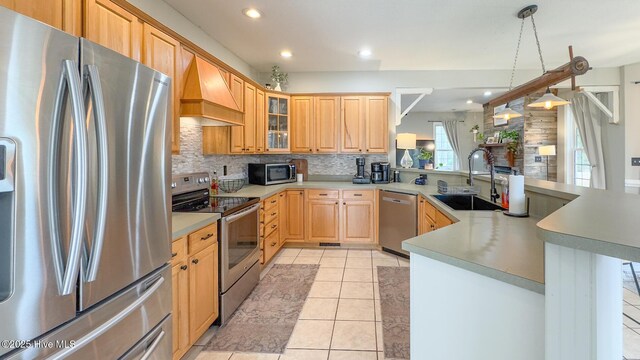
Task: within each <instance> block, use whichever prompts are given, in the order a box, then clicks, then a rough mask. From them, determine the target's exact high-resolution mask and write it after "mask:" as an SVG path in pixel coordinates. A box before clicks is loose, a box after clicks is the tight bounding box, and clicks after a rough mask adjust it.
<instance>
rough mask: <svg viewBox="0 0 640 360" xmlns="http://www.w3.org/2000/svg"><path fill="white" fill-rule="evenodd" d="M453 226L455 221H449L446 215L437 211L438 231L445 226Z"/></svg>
mask: <svg viewBox="0 0 640 360" xmlns="http://www.w3.org/2000/svg"><path fill="white" fill-rule="evenodd" d="M451 224H453V221H451V219H449V218H448V217H447V216H446V215H445V214H443V213H441V212H440V211H436V227H437V228H438V229H441V228H443V227H445V226H449V225H451Z"/></svg>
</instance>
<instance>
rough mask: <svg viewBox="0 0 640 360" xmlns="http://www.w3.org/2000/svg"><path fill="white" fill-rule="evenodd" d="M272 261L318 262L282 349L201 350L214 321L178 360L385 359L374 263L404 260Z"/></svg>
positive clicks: (339, 253)
mask: <svg viewBox="0 0 640 360" xmlns="http://www.w3.org/2000/svg"><path fill="white" fill-rule="evenodd" d="M273 264H320V269H319V270H318V273H317V275H316V278H315V281H314V283H313V285H312V287H311V290H310V291H309V296H308V298H307V300H306V302H305V304H304V307H303V308H302V311H301V313H300V317H299V319H298V322H297V323H296V326H295V328H294V329H293V333H292V334H291V338H290V339H289V343H288V345H287V350H286V351H285V353H284V354H281V355H280V354H256V353H230V352H203V351H202V350H203V348H204V345H206V344H207V342H208V341H209V340H210V339H211V336H213V334H214V332H215V331H216V328H215V327H214V328H211V329H209V331H207V333H206V334H205V335H203V337H202V338H201V339H200V340H198V342H197V343H196V346H194V347H193V348H192V349H191V350H190V351H189V352H188V353H187V354H186V355H185V356H184V357H183V360H185V359H186V360H193V359H197V360H382V359H384V352H383V342H382V322H381V321H382V319H381V313H380V300H379V299H380V294H379V293H378V274H377V271H376V269H375V267H376V266H409V261H408V260H406V259H404V258H400V257H396V256H394V255H391V254H388V253H383V252H381V251H376V250H344V249H324V250H323V249H320V250H318V249H296V248H287V249H283V250H282V251H280V253H279V254H278V255H277V257H276V258H275V259H273V261H271V264H270V265H268V266H267V268H265V269H264V270H263V271H262V275H263V276H264V274H266V273H267V272H268V271H269V270H270V269H271V266H273ZM639 303H640V302H639ZM639 330H640V329H639Z"/></svg>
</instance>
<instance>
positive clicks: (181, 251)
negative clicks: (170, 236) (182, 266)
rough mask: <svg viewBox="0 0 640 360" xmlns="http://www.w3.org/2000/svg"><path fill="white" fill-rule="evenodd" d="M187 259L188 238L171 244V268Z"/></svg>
mask: <svg viewBox="0 0 640 360" xmlns="http://www.w3.org/2000/svg"><path fill="white" fill-rule="evenodd" d="M186 258H187V238H186V237H182V238H180V239H178V240H176V241H174V242H172V243H171V266H174V265H175V264H177V263H179V262H180V261H183V260H185V259H186Z"/></svg>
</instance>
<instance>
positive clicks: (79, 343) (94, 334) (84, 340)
mask: <svg viewBox="0 0 640 360" xmlns="http://www.w3.org/2000/svg"><path fill="white" fill-rule="evenodd" d="M163 283H164V276H162V277H160V279H158V280H157V281H156V282H155V283H154V284H153V285H152V286H151V287H149V288H148V289H147V290H145V292H144V293H142V295H140V297H139V298H137V299H136V301H134V302H132V303H131V304H129V306H127V307H126V308H124V309H123V310H122V311H120V312H119V313H118V314H117V315H116V316H114V317H112V318H111V319H109V320H108V321H106V322H105V323H104V324H102V325H100V326H98V327H97V328H95V329H94V330H93V331H91V332H89V333H88V334H86V335H85V336H83V337H81V338H80V339H78V340H76V341H75V344H74V346H73V347H68V348H65V349H64V350H62V351H61V352H59V353H57V354H55V355H54V356H52V357H50V358H48V359H49V360H61V359H65V358H66V357H68V356H69V355H71V354H73V353H74V352H76V351H78V350H80V349H81V348H82V347H83V346H85V345H87V344H90V343H91V342H92V341H93V340H95V339H96V338H98V337H99V336H100V335H102V334H104V333H105V332H107V331H108V330H109V329H111V328H112V327H113V326H115V325H116V324H118V323H119V322H120V321H122V320H123V319H124V318H126V317H127V316H129V315H130V314H131V313H132V312H133V311H135V310H136V309H137V308H138V307H139V306H140V305H142V304H143V303H144V302H145V301H147V299H149V297H151V295H153V294H154V293H155V292H156V291H157V290H158V289H159V288H160V286H161V285H162V284H163Z"/></svg>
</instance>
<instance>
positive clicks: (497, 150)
mask: <svg viewBox="0 0 640 360" xmlns="http://www.w3.org/2000/svg"><path fill="white" fill-rule="evenodd" d="M544 90H545V89H542V90H540V91H538V92H536V93H533V94H529V95H527V96H525V97H524V98H521V99H518V100H515V101H512V102H511V104H510V105H511V108H512V109H514V110H515V111H518V112H520V113H523V114H524V116H522V117H519V118H515V119H512V120H509V123H508V124H507V125H505V126H494V125H493V117H492V116H493V107H491V106H485V108H484V136H485V137H489V136H493V134H494V133H495V132H498V131H501V130H509V131H511V130H517V131H518V132H519V133H520V151H519V152H518V155H517V156H516V159H515V160H516V161H515V167H514V168H515V169H517V170H518V173H520V174H523V175H525V176H527V177H531V178H536V179H542V180H546V178H547V177H546V164H547V163H546V161H547V159H546V157H543V158H542V162H538V163H537V162H535V157H536V155H537V153H538V146H542V145H556V146H557V144H558V113H557V109H552V110H546V109H541V110H539V109H533V108H529V107H527V106H526V105H528V104H530V103H531V102H533V101H534V100H535V99H537V98H539V97H540V96H542V95H543V94H544ZM491 151H492V152H493V154H494V156H495V159H496V165H503V166H508V163H507V151H506V148H503V147H494V148H492V149H491ZM557 158H558V157H557V156H550V157H549V181H557V173H558V171H557Z"/></svg>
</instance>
